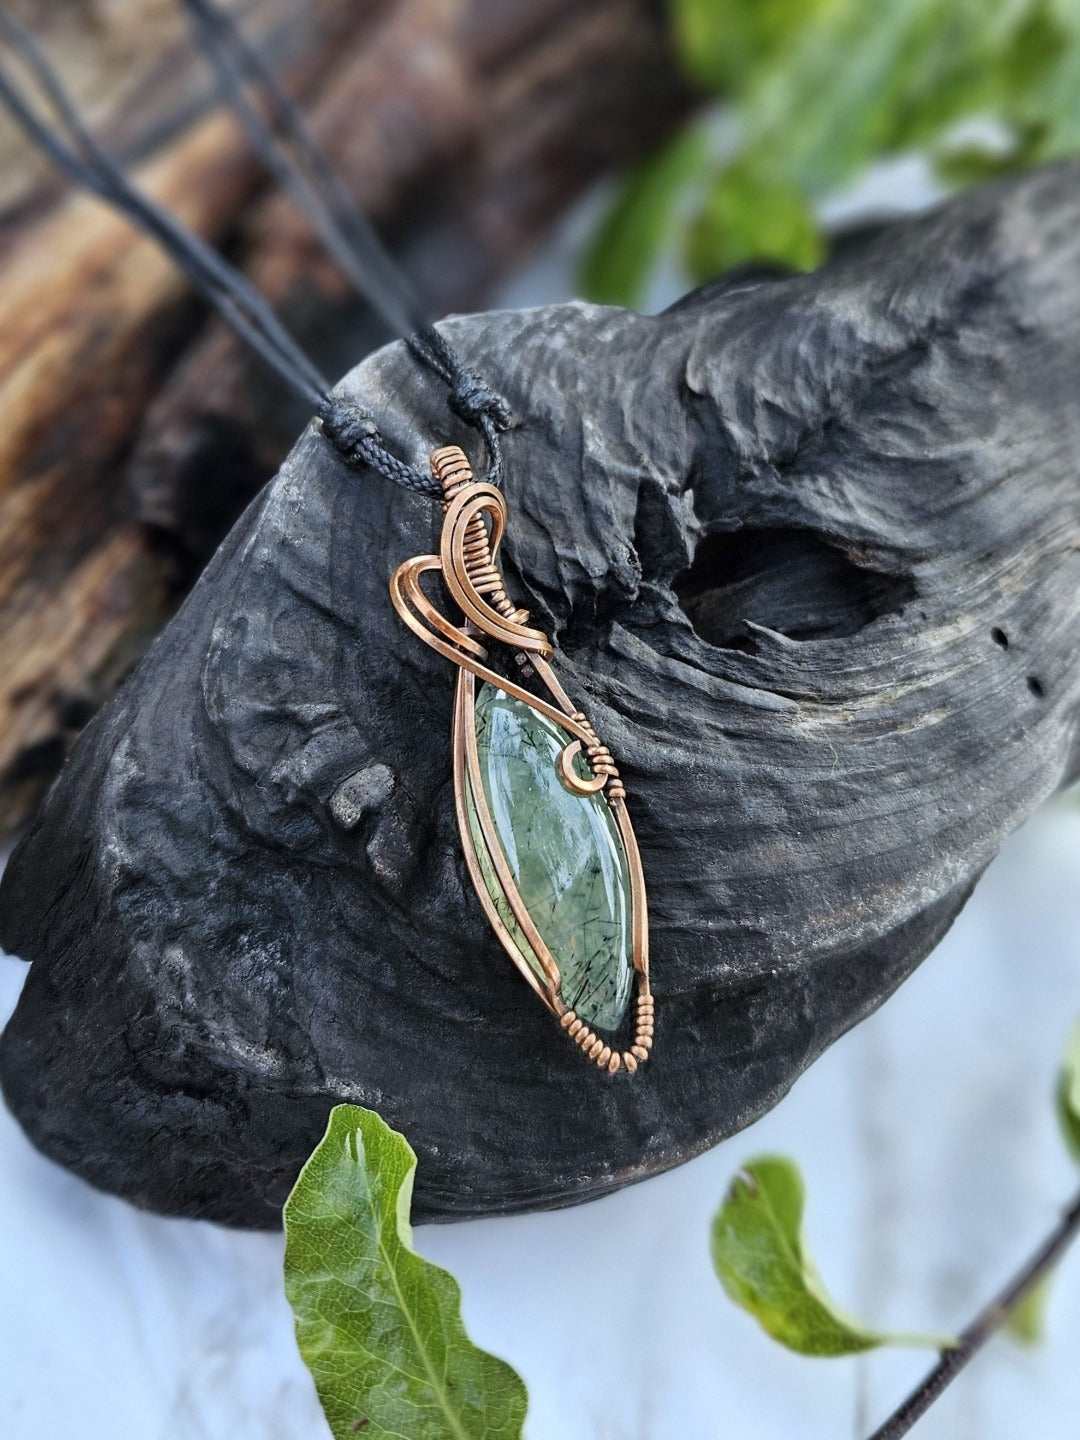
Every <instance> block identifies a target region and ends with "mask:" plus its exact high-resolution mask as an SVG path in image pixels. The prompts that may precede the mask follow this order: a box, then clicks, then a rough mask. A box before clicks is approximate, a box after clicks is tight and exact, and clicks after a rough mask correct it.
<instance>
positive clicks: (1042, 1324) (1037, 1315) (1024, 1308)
mask: <svg viewBox="0 0 1080 1440" xmlns="http://www.w3.org/2000/svg"><path fill="white" fill-rule="evenodd" d="M1052 1279H1053V1272H1052V1271H1051V1273H1050V1274H1049V1275H1044V1276H1043V1278H1042V1279H1041V1280H1040V1281H1039V1283H1038V1284H1037V1285H1033V1286H1032V1287H1031V1289H1030V1290H1029V1291H1028V1292H1027V1294H1026V1295H1025V1296H1024V1298H1023V1299H1022V1300H1021V1301H1020V1303H1019V1305H1017V1306H1016V1308H1015V1309H1014V1310H1013V1311H1012V1313H1011V1314H1010V1315H1009V1318H1008V1319H1007V1320H1006V1321H1005V1331H1006V1334H1008V1335H1009V1336H1010V1337H1011V1338H1012V1339H1013V1340H1015V1341H1016V1343H1017V1344H1018V1345H1024V1346H1027V1347H1028V1348H1029V1349H1032V1348H1034V1347H1035V1346H1036V1345H1039V1344H1041V1343H1042V1340H1043V1337H1044V1335H1045V1334H1046V1306H1047V1301H1048V1300H1049V1298H1050V1282H1051V1280H1052Z"/></svg>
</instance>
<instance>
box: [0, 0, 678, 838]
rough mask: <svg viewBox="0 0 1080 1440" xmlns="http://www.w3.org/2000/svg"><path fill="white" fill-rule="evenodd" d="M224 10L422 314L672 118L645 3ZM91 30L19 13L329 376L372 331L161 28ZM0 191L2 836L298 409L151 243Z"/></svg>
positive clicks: (140, 21)
mask: <svg viewBox="0 0 1080 1440" xmlns="http://www.w3.org/2000/svg"><path fill="white" fill-rule="evenodd" d="M233 8H234V9H238V10H239V13H240V15H241V18H242V20H243V23H244V25H245V30H246V32H247V33H248V34H249V35H250V36H251V37H252V38H253V39H254V40H255V41H256V42H257V43H258V45H259V46H260V48H261V49H262V51H263V52H264V53H265V54H266V55H267V57H268V58H269V59H270V60H271V61H272V62H274V63H275V64H276V65H277V66H278V68H279V70H280V72H281V74H282V76H283V79H284V80H285V82H286V84H287V86H288V87H289V88H290V89H291V90H292V91H293V93H294V94H296V95H297V96H299V97H300V98H302V100H303V102H304V105H305V109H306V110H307V113H308V118H309V120H310V123H311V124H312V126H313V128H314V130H315V132H316V134H317V136H318V137H319V139H320V141H321V142H322V144H323V145H324V147H325V148H326V150H327V152H328V153H329V155H330V157H331V159H332V160H333V161H334V163H335V165H336V166H337V168H338V169H339V171H340V173H341V174H342V175H343V176H344V177H345V180H346V182H347V184H348V186H349V188H350V189H351V191H352V193H353V194H354V195H355V196H356V198H357V200H358V201H359V203H360V204H361V205H362V206H363V207H364V208H365V209H366V210H367V211H368V212H369V213H370V214H371V215H372V216H373V218H374V219H375V220H376V222H377V223H378V224H379V225H380V226H381V227H382V229H383V230H384V232H385V233H386V234H387V235H389V236H390V237H391V238H392V239H393V241H394V243H395V244H396V246H397V247H398V248H399V249H400V250H401V251H402V252H403V254H404V256H405V263H406V265H407V266H408V267H409V268H410V269H411V270H412V271H413V273H414V274H415V275H416V277H417V279H418V280H419V282H420V284H421V285H422V286H424V287H426V289H427V290H428V291H429V293H430V294H431V297H432V300H433V302H434V306H435V310H436V313H442V312H443V311H445V310H447V309H451V308H465V307H475V306H476V305H478V304H481V303H483V301H484V298H485V296H486V294H487V293H488V291H489V289H490V287H491V286H492V285H493V283H494V282H495V281H496V280H497V279H498V278H499V277H500V276H501V275H502V274H504V273H505V271H506V270H507V268H508V267H509V266H511V265H512V264H513V263H514V262H515V261H517V260H519V259H520V258H521V257H522V256H523V255H524V254H525V253H526V252H527V250H528V248H529V247H530V246H531V245H532V244H534V243H535V242H536V240H537V238H538V236H539V235H541V234H542V233H543V231H544V229H545V227H546V226H547V225H548V224H549V223H550V222H551V220H552V219H553V217H554V216H556V215H557V214H558V213H559V211H560V210H561V209H562V208H563V207H564V206H565V205H566V204H567V202H568V201H569V200H570V199H572V198H573V197H574V195H576V194H577V193H579V192H580V191H581V189H582V188H583V187H584V186H585V185H587V184H588V183H589V182H590V181H591V180H592V179H594V178H595V177H596V176H598V175H599V174H601V173H603V172H604V171H605V170H607V169H609V168H610V167H612V166H613V165H616V164H618V163H620V162H621V161H623V160H625V159H627V158H628V157H629V156H632V155H633V154H635V153H637V152H638V151H639V150H640V149H641V148H642V147H644V146H646V145H648V144H650V143H652V142H653V141H655V140H656V139H658V138H659V137H660V136H662V135H663V133H664V132H665V129H666V128H667V127H668V126H669V125H670V124H671V123H672V122H673V120H674V118H675V117H676V116H677V115H678V114H679V113H681V112H682V110H683V109H684V108H685V105H686V103H687V97H686V95H685V93H684V92H683V90H682V88H681V85H680V82H679V81H678V79H677V78H676V75H675V69H674V66H673V64H672V62H671V58H670V56H669V55H668V53H667V50H666V47H665V44H664V39H663V35H662V31H661V28H660V25H659V23H658V21H657V20H656V19H655V18H654V17H653V16H652V13H651V7H650V6H648V5H647V4H646V3H644V0H597V3H595V4H591V5H590V6H588V7H581V6H580V5H576V4H573V3H570V0H396V3H389V0H387V3H377V0H372V3H368V4H365V5H362V6H357V5H355V4H348V3H346V0H309V3H308V5H307V6H306V7H304V8H302V9H298V7H297V6H296V4H295V3H294V0H251V3H249V4H247V5H244V6H240V7H233ZM95 13H96V12H95V10H94V7H92V6H89V7H86V8H85V9H84V10H83V11H81V12H80V18H79V20H78V21H75V20H73V18H72V14H71V12H70V9H68V10H66V11H65V9H64V7H55V8H51V9H50V8H47V9H46V10H45V11H39V10H38V9H37V7H35V8H34V10H33V13H32V17H31V18H32V19H33V20H34V23H35V24H36V25H38V27H39V28H40V29H41V30H42V38H43V40H44V42H45V43H46V44H47V45H48V46H49V47H50V50H51V52H52V54H53V56H54V58H55V60H56V63H57V65H58V68H59V69H60V70H61V71H62V72H63V73H64V74H65V76H67V75H70V76H71V77H72V79H73V82H74V88H75V90H76V93H77V95H78V96H79V98H80V100H81V101H82V102H83V103H85V104H86V105H87V107H88V109H89V111H90V114H91V116H92V118H93V119H94V120H95V122H96V123H97V125H98V127H99V129H100V133H101V134H102V135H103V136H105V137H106V138H107V139H108V140H109V142H110V143H111V145H112V146H113V147H114V148H115V150H116V151H117V153H119V154H121V155H124V156H126V157H128V158H130V159H131V160H132V162H133V163H135V164H136V165H137V174H138V178H139V180H140V183H142V184H144V185H145V186H146V187H147V188H148V189H149V190H150V191H151V192H152V193H154V194H155V195H156V196H157V197H158V198H159V199H161V200H163V201H164V202H165V203H166V204H167V205H169V206H170V207H171V208H173V209H174V210H176V211H177V213H179V214H180V215H181V216H182V218H183V219H184V220H185V221H186V222H187V223H188V224H189V225H191V226H192V228H194V229H195V230H197V231H198V232H199V233H200V234H202V235H205V236H207V237H209V238H210V239H211V240H213V241H214V242H215V243H219V244H224V245H226V246H227V247H229V248H230V250H232V251H233V252H234V253H235V254H236V255H238V256H239V257H240V258H241V259H242V260H243V262H244V265H245V268H246V269H247V270H248V272H249V273H250V275H251V276H252V277H253V278H254V279H255V281H256V283H257V284H259V285H260V287H261V288H262V289H263V290H264V291H265V292H266V293H267V294H268V295H269V297H270V298H271V299H272V300H273V301H274V302H275V304H276V305H277V306H278V307H279V309H280V311H281V313H282V314H283V316H284V317H285V319H286V321H287V323H289V324H290V325H291V326H292V327H293V328H294V330H296V331H297V333H299V334H300V335H301V337H302V339H303V341H304V342H305V344H306V345H307V346H308V347H309V348H310V349H311V350H312V351H313V353H315V354H316V356H317V357H318V358H319V360H320V361H321V362H322V364H323V366H324V368H326V370H327V372H328V373H329V374H331V375H336V374H337V373H339V372H340V371H341V370H343V369H347V368H348V367H349V366H350V365H352V364H354V363H355V362H356V360H357V359H358V358H359V357H360V356H362V355H363V354H365V353H366V352H367V351H368V350H369V349H371V348H372V347H373V346H374V345H375V344H378V343H381V341H383V340H384V339H386V338H388V337H387V336H386V335H385V333H384V332H383V331H381V330H380V328H379V326H378V325H377V323H375V322H374V321H373V319H372V317H371V315H370V314H369V313H367V312H366V311H365V309H364V307H363V306H362V305H360V304H358V303H357V302H355V301H354V300H353V299H352V298H351V297H350V295H349V292H348V289H347V286H346V285H345V283H344V282H343V280H342V278H341V277H340V275H339V274H338V273H337V272H336V270H335V268H334V267H333V265H332V264H331V263H330V262H329V261H328V260H326V259H325V257H324V256H323V255H322V254H321V253H320V250H319V246H318V244H317V243H316V241H315V240H314V238H313V235H312V232H311V230H310V228H309V227H308V225H307V223H306V222H305V220H304V219H303V218H302V217H301V216H300V215H299V214H297V213H296V212H295V210H294V209H293V208H292V206H291V204H290V202H288V201H287V200H286V199H285V198H283V197H281V196H278V195H274V194H270V193H267V187H266V177H265V176H264V175H263V173H262V171H261V170H260V167H259V165H258V163H257V162H256V160H255V159H254V157H253V156H252V155H251V153H250V151H249V149H248V146H247V144H246V142H245V139H244V137H243V135H242V133H241V132H240V130H239V128H238V126H237V125H236V123H235V122H234V121H233V120H232V118H231V117H229V116H228V115H226V114H223V113H222V112H221V111H220V110H219V109H218V108H216V106H215V105H214V103H213V97H212V95H211V88H210V83H209V80H208V78H207V76H206V74H205V69H204V67H202V66H201V64H200V62H199V60H198V57H196V56H194V55H193V52H192V50H191V45H190V41H189V40H188V38H187V36H186V34H185V32H184V29H183V26H182V24H181V23H180V21H179V18H178V7H177V6H175V5H174V4H172V3H171V0H170V3H169V4H168V5H165V4H162V3H161V0H127V3H126V4H125V6H124V7H122V8H117V7H111V8H110V9H109V10H108V11H105V12H103V13H102V15H101V16H100V17H99V19H98V20H97V22H96V23H92V21H93V16H94V15H95ZM88 17H89V18H88ZM95 57H98V58H97V59H96V60H95ZM0 196H3V197H5V199H6V209H5V211H4V214H3V215H2V216H0V235H2V237H3V241H4V246H5V257H6V258H5V264H4V268H3V271H2V272H0V719H2V721H3V724H2V726H0V834H3V833H4V832H7V831H10V830H11V828H12V827H14V826H15V825H17V824H19V823H20V822H21V821H22V820H23V819H24V818H25V817H26V815H27V814H28V813H29V811H30V810H31V808H32V807H33V805H34V804H35V803H36V801H37V799H38V798H39V796H40V794H41V791H42V789H43V787H44V785H45V784H46V783H47V781H48V780H49V779H51V777H52V775H53V774H54V773H55V771H56V769H57V768H58V765H59V763H60V761H61V760H62V758H63V755H64V753H65V750H66V748H67V746H68V744H69V742H70V740H71V739H72V738H73V736H74V734H75V733H77V731H78V729H79V727H80V726H81V724H82V723H84V721H85V719H86V718H87V716H88V715H89V714H91V713H92V712H93V710H94V709H95V708H96V707H97V705H98V704H100V702H101V701H102V700H103V699H104V698H106V697H107V695H108V694H110V693H111V691H112V690H113V688H115V685H116V683H117V680H118V679H119V677H120V676H121V675H122V674H123V673H124V672H125V670H126V669H127V668H128V667H129V666H130V664H131V663H132V660H133V659H134V658H135V657H136V656H137V655H138V654H139V653H140V651H141V650H142V649H143V648H144V647H145V644H146V642H147V641H148V639H149V638H150V637H151V636H152V634H153V633H154V632H155V630H156V629H157V628H158V627H159V626H160V624H161V623H162V620H163V619H164V618H165V616H166V615H167V614H168V612H169V610H170V608H171V607H172V605H173V604H174V603H175V600H176V598H177V596H178V595H179V594H181V593H183V591H184V590H185V589H186V588H187V586H188V584H189V583H190V581H191V580H192V579H193V578H194V575H195V574H196V573H197V572H198V570H199V568H201V565H202V564H203V563H204V562H205V560H206V558H207V557H208V556H209V554H210V553H212V551H213V548H214V546H215V545H216V544H217V542H218V541H219V540H220V538H221V537H222V535H223V534H224V533H225V531H226V530H227V529H228V527H229V525H230V524H231V523H232V521H233V520H234V519H235V517H236V516H237V515H238V514H239V513H240V511H241V510H242V509H243V507H244V505H245V504H246V503H247V501H248V500H249V499H250V498H251V496H252V495H253V494H254V493H255V492H256V491H257V489H258V488H259V486H260V485H261V484H262V483H263V481H264V480H265V478H266V476H267V475H269V474H272V473H273V470H274V468H275V467H276V465H277V464H278V463H279V461H280V459H281V457H282V456H283V455H284V454H285V453H286V451H287V449H288V447H289V444H290V443H291V440H292V439H293V437H294V436H295V434H296V433H297V432H298V431H299V430H300V429H301V428H302V426H303V424H304V423H305V421H306V418H307V417H306V415H304V413H303V411H302V409H301V407H298V406H297V405H296V404H295V403H293V402H292V401H291V400H290V397H289V396H287V395H284V394H283V393H282V389H281V386H280V384H279V382H278V381H277V380H276V379H275V378H274V377H272V376H270V375H268V374H267V373H266V372H265V371H264V370H263V369H262V368H261V367H260V365H259V363H258V362H257V361H254V360H253V359H251V358H250V357H249V356H248V355H247V354H246V353H245V352H244V351H243V350H242V349H241V348H240V346H239V345H238V344H237V343H236V342H235V341H234V340H233V338H232V336H231V334H230V333H228V332H227V331H225V330H224V328H223V327H222V326H221V324H220V323H219V322H217V321H215V320H213V319H210V318H209V317H207V315H206V314H205V312H204V311H203V309H202V307H201V306H199V305H198V304H196V303H194V302H193V301H192V298H191V296H190V294H189V292H188V291H187V289H186V286H185V283H184V281H183V279H182V278H181V277H180V276H179V275H178V274H177V273H176V272H175V270H174V269H173V268H172V267H171V265H170V264H169V262H168V261H166V260H165V259H164V258H163V257H162V256H161V255H160V254H159V253H158V252H157V250H156V249H155V247H154V246H153V244H152V243H151V242H149V241H147V240H145V239H143V238H142V237H140V236H138V235H136V234H134V233H133V232H132V231H131V229H130V228H129V227H128V226H127V224H126V222H124V221H122V220H120V219H117V218H115V217H114V216H112V215H110V214H108V213H107V212H105V211H104V210H103V209H101V207H100V206H99V205H98V204H97V203H96V202H94V201H91V200H88V199H84V198H81V197H75V196H71V195H69V194H67V193H66V192H65V191H64V189H63V187H62V186H60V185H58V184H57V182H56V181H55V180H54V179H53V178H52V177H51V176H50V175H49V174H48V172H47V171H45V170H43V169H42V167H41V165H40V164H39V163H37V162H35V163H33V164H32V165H27V163H26V159H25V151H20V150H18V149H17V148H16V147H15V145H14V142H13V141H12V140H11V139H10V138H9V136H8V134H7V132H5V138H4V142H3V144H2V145H0Z"/></svg>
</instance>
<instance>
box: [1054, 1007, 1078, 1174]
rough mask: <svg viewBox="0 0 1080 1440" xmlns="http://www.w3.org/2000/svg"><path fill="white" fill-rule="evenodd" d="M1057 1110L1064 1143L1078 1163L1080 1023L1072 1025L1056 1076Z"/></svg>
mask: <svg viewBox="0 0 1080 1440" xmlns="http://www.w3.org/2000/svg"><path fill="white" fill-rule="evenodd" d="M1057 1112H1058V1120H1059V1121H1060V1123H1061V1133H1062V1134H1063V1135H1064V1137H1065V1144H1066V1145H1067V1146H1068V1147H1069V1150H1070V1152H1071V1154H1072V1157H1073V1159H1074V1160H1076V1161H1077V1162H1078V1163H1080V1024H1077V1025H1075V1026H1074V1027H1073V1032H1072V1034H1071V1035H1070V1037H1069V1043H1068V1045H1067V1047H1066V1049H1065V1060H1064V1063H1063V1064H1062V1067H1061V1072H1060V1074H1059V1076H1058V1085H1057Z"/></svg>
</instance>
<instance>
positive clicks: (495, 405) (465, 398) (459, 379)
mask: <svg viewBox="0 0 1080 1440" xmlns="http://www.w3.org/2000/svg"><path fill="white" fill-rule="evenodd" d="M447 404H448V405H449V406H450V409H451V410H452V411H453V412H454V414H455V415H456V416H457V417H458V419H459V420H464V421H465V424H466V425H472V426H473V427H474V428H477V427H479V426H481V425H482V423H483V421H485V420H487V421H488V422H489V423H490V425H491V427H492V429H493V430H495V431H497V432H499V433H500V434H501V433H502V431H504V430H509V429H510V426H511V425H512V424H513V421H514V412H513V411H512V410H511V409H510V404H509V402H508V401H507V400H506V399H505V398H504V397H503V396H502V395H500V394H499V393H498V392H497V391H496V390H492V388H491V386H490V385H489V384H488V383H487V381H486V380H482V379H481V378H480V376H479V375H474V374H473V373H472V372H471V371H469V370H462V371H460V372H459V373H458V375H457V376H456V377H455V379H454V384H453V388H452V389H451V391H450V395H449V398H448V400H447Z"/></svg>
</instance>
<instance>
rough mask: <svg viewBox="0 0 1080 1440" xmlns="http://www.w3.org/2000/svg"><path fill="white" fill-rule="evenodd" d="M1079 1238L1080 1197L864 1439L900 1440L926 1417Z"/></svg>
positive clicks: (1079, 1196)
mask: <svg viewBox="0 0 1080 1440" xmlns="http://www.w3.org/2000/svg"><path fill="white" fill-rule="evenodd" d="M1078 1235H1080V1195H1077V1196H1076V1198H1075V1200H1074V1201H1073V1202H1072V1204H1071V1205H1070V1206H1069V1208H1068V1209H1067V1210H1066V1211H1065V1212H1064V1214H1063V1215H1062V1217H1061V1219H1060V1220H1059V1221H1058V1223H1057V1225H1055V1227H1054V1229H1053V1230H1052V1231H1051V1232H1050V1234H1049V1235H1048V1236H1047V1237H1046V1239H1045V1240H1044V1241H1043V1243H1042V1244H1041V1245H1040V1246H1039V1248H1038V1250H1036V1251H1035V1253H1034V1255H1032V1256H1031V1258H1030V1259H1029V1260H1028V1261H1027V1262H1026V1264H1025V1265H1024V1266H1023V1268H1022V1269H1021V1270H1020V1272H1019V1274H1018V1275H1017V1276H1016V1277H1015V1278H1014V1279H1013V1280H1012V1281H1011V1282H1010V1283H1009V1284H1008V1285H1007V1286H1006V1287H1005V1289H1004V1290H1003V1291H1002V1292H1001V1294H1000V1295H999V1296H998V1297H997V1298H996V1299H995V1300H993V1301H991V1303H990V1304H989V1305H988V1306H987V1307H986V1309H985V1310H982V1311H980V1313H979V1314H978V1315H977V1316H976V1317H975V1319H974V1320H973V1321H972V1322H971V1324H970V1325H969V1326H968V1327H967V1329H966V1330H964V1331H963V1332H962V1333H961V1335H960V1337H959V1339H958V1340H957V1342H956V1344H955V1346H953V1347H952V1349H950V1350H943V1351H942V1353H941V1359H940V1360H939V1361H938V1363H937V1364H936V1365H935V1366H934V1368H933V1370H931V1371H930V1373H929V1375H927V1377H926V1379H925V1380H923V1382H922V1383H921V1384H920V1385H919V1386H918V1387H917V1389H915V1390H913V1391H912V1393H911V1394H910V1395H909V1396H908V1398H907V1399H906V1400H905V1401H904V1403H903V1404H902V1405H901V1406H900V1407H899V1409H897V1410H894V1411H893V1413H892V1414H891V1415H890V1416H889V1418H888V1420H886V1421H885V1423H884V1425H882V1426H880V1427H879V1428H878V1429H877V1430H875V1431H874V1433H873V1434H872V1435H871V1436H870V1440H900V1436H902V1435H906V1434H907V1433H908V1431H909V1430H910V1429H911V1427H912V1426H913V1425H914V1424H915V1422H916V1421H917V1420H919V1419H921V1417H922V1416H923V1415H925V1414H926V1412H927V1410H929V1408H930V1406H931V1405H932V1404H933V1403H934V1401H935V1400H936V1399H937V1398H938V1397H939V1396H940V1395H941V1393H942V1391H943V1390H945V1388H946V1387H947V1386H948V1385H951V1384H952V1382H953V1381H954V1380H955V1379H956V1377H957V1375H959V1373H960V1371H961V1370H963V1368H964V1366H965V1365H966V1364H967V1363H968V1361H969V1360H970V1359H971V1358H972V1356H974V1355H976V1354H977V1353H978V1352H979V1351H980V1350H981V1349H982V1347H983V1346H984V1345H985V1344H986V1342H987V1341H988V1340H989V1339H990V1338H991V1336H992V1335H995V1334H996V1333H997V1331H998V1330H1000V1329H1001V1327H1002V1326H1003V1325H1004V1324H1005V1322H1006V1320H1008V1318H1009V1316H1010V1315H1011V1314H1012V1313H1013V1311H1014V1310H1015V1309H1016V1308H1017V1306H1018V1305H1019V1304H1020V1302H1021V1301H1022V1300H1023V1299H1024V1297H1025V1295H1027V1294H1028V1293H1029V1292H1030V1291H1031V1290H1033V1289H1034V1288H1035V1286H1036V1285H1038V1283H1039V1281H1040V1280H1042V1279H1044V1278H1045V1277H1046V1276H1047V1275H1049V1273H1050V1271H1051V1270H1053V1268H1054V1266H1055V1265H1056V1264H1057V1262H1058V1261H1059V1260H1060V1259H1061V1257H1062V1255H1063V1254H1064V1253H1065V1251H1066V1250H1067V1249H1068V1248H1069V1246H1070V1245H1071V1244H1072V1242H1073V1241H1074V1240H1075V1239H1076V1238H1077V1236H1078Z"/></svg>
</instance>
